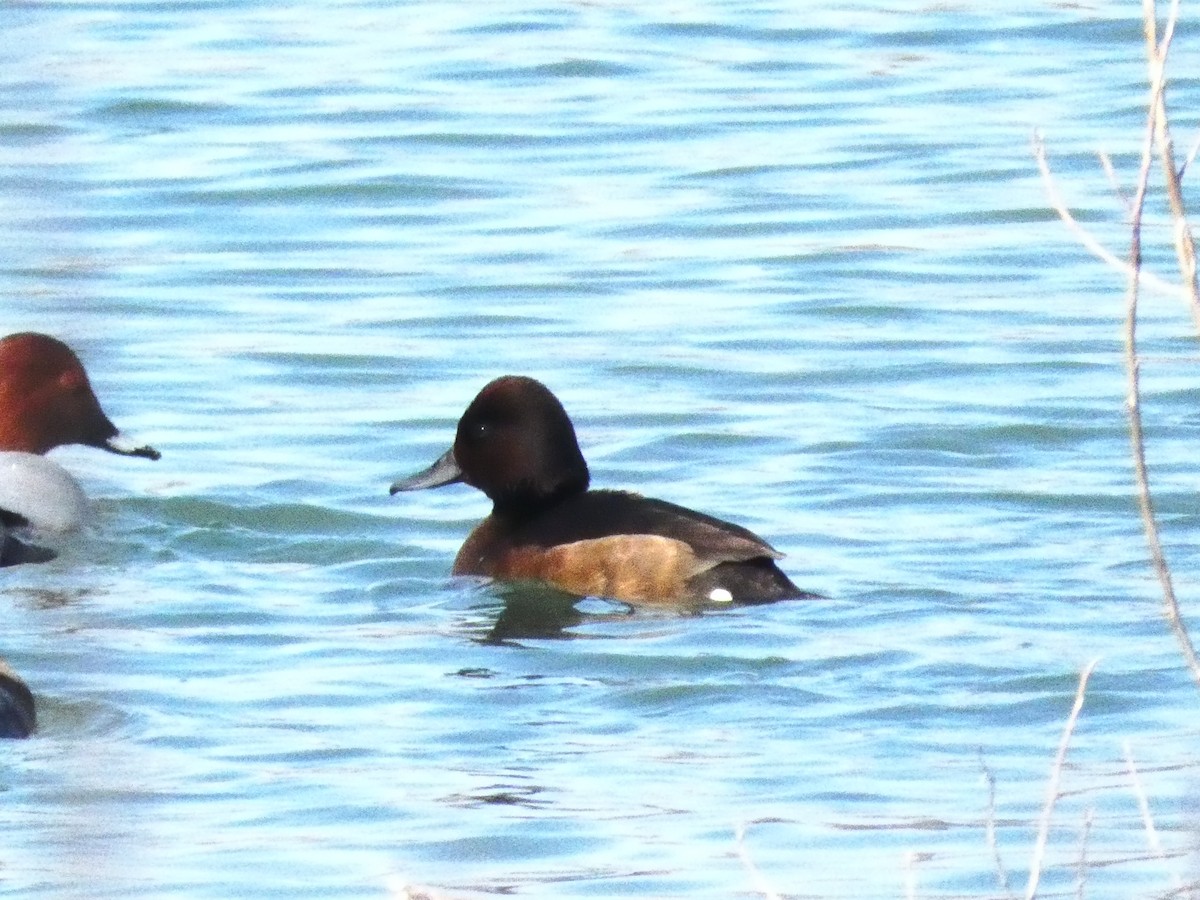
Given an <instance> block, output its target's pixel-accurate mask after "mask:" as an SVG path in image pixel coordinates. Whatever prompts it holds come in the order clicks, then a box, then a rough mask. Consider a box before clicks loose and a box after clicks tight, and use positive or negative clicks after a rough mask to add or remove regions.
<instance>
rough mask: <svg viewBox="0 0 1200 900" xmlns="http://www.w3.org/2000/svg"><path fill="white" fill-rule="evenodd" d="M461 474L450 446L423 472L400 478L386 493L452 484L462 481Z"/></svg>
mask: <svg viewBox="0 0 1200 900" xmlns="http://www.w3.org/2000/svg"><path fill="white" fill-rule="evenodd" d="M462 475H463V473H462V469H460V468H459V467H458V461H457V460H456V459H455V458H454V448H453V447H451V448H450V449H449V450H447V451H446V452H445V453H443V454H442V455H441V456H440V457H438V461H437V462H435V463H434V464H433V465H432V466H430V467H429V468H428V469H426V470H425V471H424V472H418V473H417V474H416V475H410V476H409V477H408V478H401V479H400V480H399V481H397V482H396V483H395V484H393V485H392V486H391V489H390V490H389V491H388V493H389V494H398V493H400V491H419V490H422V489H424V488H435V487H441V486H442V485H443V484H454V483H455V482H457V481H462Z"/></svg>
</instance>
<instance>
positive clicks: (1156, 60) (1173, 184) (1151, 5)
mask: <svg viewBox="0 0 1200 900" xmlns="http://www.w3.org/2000/svg"><path fill="white" fill-rule="evenodd" d="M1178 20H1179V0H1172V3H1171V11H1170V13H1169V14H1168V16H1167V23H1166V25H1165V26H1164V27H1163V31H1162V37H1161V39H1160V38H1159V36H1158V13H1157V10H1156V9H1155V0H1142V24H1143V31H1144V32H1145V37H1146V56H1147V59H1148V61H1149V65H1150V85H1151V92H1150V108H1151V123H1152V127H1153V129H1154V139H1155V143H1156V144H1157V145H1158V155H1159V158H1160V159H1161V160H1162V165H1163V176H1164V183H1165V185H1166V189H1167V201H1168V202H1169V204H1170V206H1171V218H1172V219H1173V220H1174V222H1175V254H1176V256H1177V257H1178V259H1179V272H1180V275H1182V276H1183V284H1182V290H1183V294H1184V299H1185V300H1187V301H1188V304H1189V307H1190V308H1191V311H1192V321H1193V323H1194V324H1195V326H1196V330H1197V331H1198V332H1200V284H1198V283H1197V281H1196V243H1195V240H1194V239H1193V237H1192V229H1191V226H1190V225H1189V224H1188V220H1187V211H1186V209H1185V208H1184V204H1183V185H1182V182H1181V172H1180V169H1179V167H1178V166H1176V164H1175V142H1174V140H1173V139H1172V138H1171V126H1170V122H1169V121H1168V119H1167V101H1166V81H1167V76H1166V68H1167V53H1168V51H1169V50H1170V49H1171V39H1172V38H1173V37H1174V36H1175V24H1176V22H1178Z"/></svg>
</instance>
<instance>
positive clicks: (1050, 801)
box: [1025, 659, 1100, 900]
mask: <svg viewBox="0 0 1200 900" xmlns="http://www.w3.org/2000/svg"><path fill="white" fill-rule="evenodd" d="M1098 662H1100V660H1099V659H1093V660H1092V661H1091V662H1090V663H1088V664H1087V665H1086V666H1085V667H1084V669H1083V671H1082V672H1081V673H1080V674H1079V687H1078V688H1076V690H1075V703H1074V705H1073V706H1072V707H1071V714H1070V715H1069V716H1068V717H1067V724H1066V725H1065V726H1064V727H1063V733H1062V738H1061V739H1060V740H1059V742H1058V753H1056V754H1055V756H1054V766H1053V768H1051V770H1050V783H1049V784H1048V785H1047V786H1046V803H1045V805H1044V806H1043V807H1042V815H1041V818H1040V819H1039V820H1038V834H1037V841H1035V842H1034V845H1033V855H1032V857H1031V859H1030V862H1029V881H1028V883H1027V884H1026V885H1025V900H1033V898H1034V897H1036V896H1037V889H1038V881H1039V880H1040V879H1041V877H1042V860H1043V859H1044V858H1045V856H1046V841H1047V839H1048V838H1049V836H1050V818H1051V816H1053V814H1054V804H1055V803H1056V802H1057V801H1058V797H1059V792H1058V784H1059V781H1060V780H1061V778H1062V770H1063V766H1064V765H1065V764H1066V761H1067V748H1068V747H1070V746H1071V735H1072V734H1073V733H1074V732H1075V723H1076V722H1077V721H1079V712H1080V710H1082V709H1083V698H1084V695H1085V693H1086V691H1087V683H1088V679H1089V678H1091V677H1092V670H1093V669H1095V668H1096V664H1097V663H1098Z"/></svg>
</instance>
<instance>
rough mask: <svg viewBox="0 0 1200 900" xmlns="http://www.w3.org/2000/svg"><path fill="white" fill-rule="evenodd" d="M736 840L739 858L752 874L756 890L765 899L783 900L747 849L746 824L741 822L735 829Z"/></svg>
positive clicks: (751, 879)
mask: <svg viewBox="0 0 1200 900" xmlns="http://www.w3.org/2000/svg"><path fill="white" fill-rule="evenodd" d="M734 840H735V841H736V842H737V853H738V859H740V860H741V861H742V866H743V867H744V868H745V869H746V873H747V874H748V875H749V876H750V881H751V882H752V883H753V884H754V890H755V891H757V892H758V893H760V894H762V895H763V897H764V898H765V900H782V898H781V897H780V896H779V894H777V893H776V892H775V889H774V888H773V887H771V885H770V884H769V883H768V882H767V879H766V878H764V877H763V874H762V872H761V871H759V868H758V866H756V865H755V864H754V860H753V859H751V857H750V851H749V850H747V849H746V826H745V825H744V824H739V825H738V826H737V828H736V829H735V830H734Z"/></svg>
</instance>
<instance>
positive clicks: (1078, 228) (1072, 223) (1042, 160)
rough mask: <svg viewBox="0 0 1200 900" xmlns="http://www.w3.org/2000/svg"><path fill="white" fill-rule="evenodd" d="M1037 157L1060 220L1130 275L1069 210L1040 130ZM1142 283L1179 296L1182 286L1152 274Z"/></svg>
mask: <svg viewBox="0 0 1200 900" xmlns="http://www.w3.org/2000/svg"><path fill="white" fill-rule="evenodd" d="M1033 156H1034V159H1036V160H1037V165H1038V171H1040V172H1041V173H1042V184H1043V185H1044V186H1045V188H1046V196H1047V198H1049V200H1050V206H1051V207H1053V209H1054V211H1055V212H1056V213H1058V217H1059V218H1060V219H1062V220H1063V224H1064V225H1066V226H1067V228H1069V229H1070V230H1071V232H1072V233H1073V234H1074V235H1075V237H1076V238H1078V239H1079V243H1081V244H1083V246H1084V248H1086V249H1087V250H1089V251H1090V252H1091V253H1092V254H1093V255H1094V256H1096V257H1098V258H1099V259H1101V260H1102V261H1104V262H1105V263H1107V264H1108V265H1110V266H1112V268H1114V269H1116V270H1117V271H1119V272H1122V273H1124V274H1125V275H1126V276H1128V275H1129V274H1130V272H1129V263H1127V262H1126V261H1125V260H1123V259H1121V258H1119V257H1117V256H1115V255H1113V254H1112V253H1111V252H1110V251H1109V250H1108V248H1107V247H1105V246H1104V245H1103V244H1101V243H1100V242H1099V241H1098V240H1096V239H1095V238H1094V237H1092V234H1091V232H1089V231H1088V230H1087V229H1086V228H1084V227H1083V226H1082V225H1080V224H1079V221H1078V220H1077V219H1076V218H1075V217H1074V216H1073V215H1072V214H1071V211H1070V210H1069V209H1068V208H1067V204H1066V201H1065V200H1063V197H1062V194H1060V193H1059V191H1058V185H1057V184H1056V183H1055V181H1054V176H1053V175H1052V174H1051V172H1050V163H1049V162H1048V161H1047V160H1046V145H1045V142H1044V141H1043V140H1042V135H1041V132H1038V131H1035V132H1034V133H1033ZM1141 280H1142V283H1143V284H1145V285H1150V286H1153V287H1155V288H1157V289H1158V290H1160V291H1163V292H1164V293H1168V294H1178V293H1179V285H1177V284H1171V282H1169V281H1164V280H1163V279H1161V278H1158V277H1156V276H1154V275H1152V274H1150V273H1148V272H1143V273H1142V274H1141Z"/></svg>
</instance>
